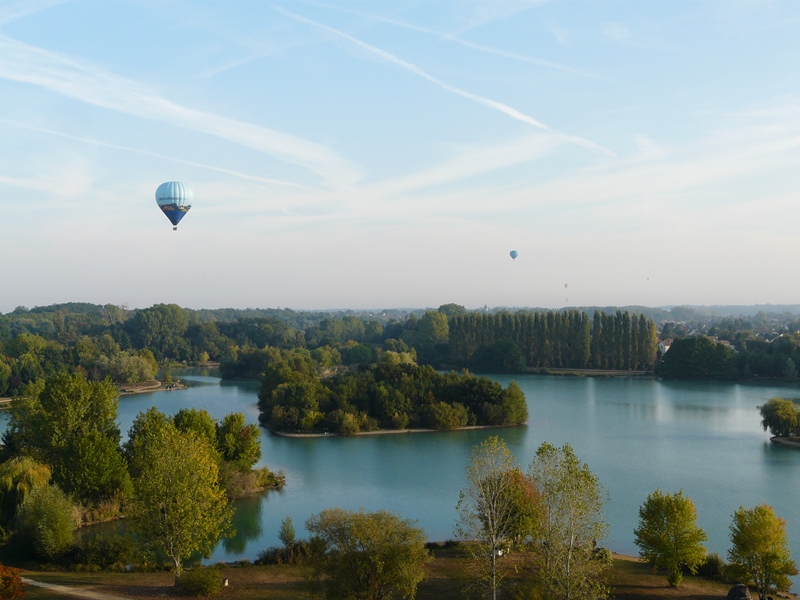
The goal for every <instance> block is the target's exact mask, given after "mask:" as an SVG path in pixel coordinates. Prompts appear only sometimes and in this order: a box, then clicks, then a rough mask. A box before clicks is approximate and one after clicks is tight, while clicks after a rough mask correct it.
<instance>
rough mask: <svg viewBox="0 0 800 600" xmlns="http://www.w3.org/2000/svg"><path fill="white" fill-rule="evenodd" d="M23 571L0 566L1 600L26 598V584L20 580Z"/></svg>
mask: <svg viewBox="0 0 800 600" xmlns="http://www.w3.org/2000/svg"><path fill="white" fill-rule="evenodd" d="M21 572H22V570H21V569H15V568H14V567H6V566H4V565H2V564H0V600H19V599H21V598H24V597H25V583H24V582H23V581H22V578H20V576H19V574H20V573H21Z"/></svg>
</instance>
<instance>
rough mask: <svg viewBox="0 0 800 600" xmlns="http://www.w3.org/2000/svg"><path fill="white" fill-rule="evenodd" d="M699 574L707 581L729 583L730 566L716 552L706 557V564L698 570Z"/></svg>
mask: <svg viewBox="0 0 800 600" xmlns="http://www.w3.org/2000/svg"><path fill="white" fill-rule="evenodd" d="M697 574H698V575H699V576H700V577H705V578H706V579H713V580H714V581H727V580H728V564H727V563H726V562H725V561H724V560H723V559H722V557H721V556H720V555H719V554H717V553H716V552H712V553H711V554H709V555H708V556H706V562H704V563H703V564H702V565H701V566H700V567H698V569H697Z"/></svg>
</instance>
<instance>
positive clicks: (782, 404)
mask: <svg viewBox="0 0 800 600" xmlns="http://www.w3.org/2000/svg"><path fill="white" fill-rule="evenodd" d="M758 412H759V413H760V414H761V426H762V427H763V428H764V431H767V430H769V431H770V433H772V435H774V436H777V437H785V436H789V435H792V434H794V433H797V430H798V428H800V407H798V406H797V404H795V403H794V402H793V401H791V400H786V399H784V398H771V399H770V400H768V401H767V403H766V404H762V405H761V406H759V407H758Z"/></svg>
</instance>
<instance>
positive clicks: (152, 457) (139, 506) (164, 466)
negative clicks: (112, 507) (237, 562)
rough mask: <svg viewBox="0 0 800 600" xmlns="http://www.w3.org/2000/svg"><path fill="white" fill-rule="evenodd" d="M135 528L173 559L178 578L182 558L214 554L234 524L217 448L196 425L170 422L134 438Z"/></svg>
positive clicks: (143, 537) (146, 541)
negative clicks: (185, 428) (191, 428)
mask: <svg viewBox="0 0 800 600" xmlns="http://www.w3.org/2000/svg"><path fill="white" fill-rule="evenodd" d="M132 463H133V464H134V465H135V473H136V474H137V475H136V477H135V479H134V503H133V506H132V508H131V511H130V513H131V516H132V523H133V528H134V530H135V531H136V532H137V534H138V535H139V537H140V539H141V540H142V541H143V542H144V543H145V546H146V547H147V548H148V549H151V550H156V549H160V550H161V551H162V552H163V553H164V555H165V556H166V557H167V558H169V559H170V560H171V561H172V566H173V568H174V570H175V582H176V584H177V582H178V580H179V579H180V574H181V571H182V570H183V561H184V560H186V559H188V558H189V557H190V556H191V555H192V554H193V553H195V552H198V553H200V554H202V555H204V556H205V555H208V554H210V552H211V550H213V549H214V546H215V545H216V544H217V542H218V541H219V539H220V537H222V536H223V535H224V534H225V533H226V532H227V530H228V529H229V527H230V523H231V516H232V509H231V508H230V507H229V506H228V502H227V499H226V496H225V491H224V490H223V489H221V488H220V485H219V470H218V467H217V461H216V452H215V451H214V449H213V448H212V447H211V446H210V445H209V443H208V442H207V440H205V439H204V438H201V437H200V436H198V435H197V434H196V433H194V432H193V431H188V432H182V431H179V430H178V429H177V428H175V427H174V426H173V425H172V424H171V423H167V424H165V425H159V426H157V427H155V428H153V429H152V430H151V432H150V435H147V436H142V437H140V439H139V440H138V442H137V443H136V444H134V454H133V457H132Z"/></svg>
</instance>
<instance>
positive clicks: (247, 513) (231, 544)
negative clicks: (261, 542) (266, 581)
mask: <svg viewBox="0 0 800 600" xmlns="http://www.w3.org/2000/svg"><path fill="white" fill-rule="evenodd" d="M264 496H265V495H264V494H256V495H255V496H251V497H249V498H239V499H238V500H236V501H234V503H233V505H234V507H235V508H236V512H235V513H233V528H234V529H235V530H236V535H234V536H233V537H229V538H225V539H223V540H222V546H223V548H225V552H226V553H227V554H243V553H244V550H245V548H247V542H249V541H251V540H255V539H258V537H259V536H260V535H261V502H262V501H263V500H264Z"/></svg>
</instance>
